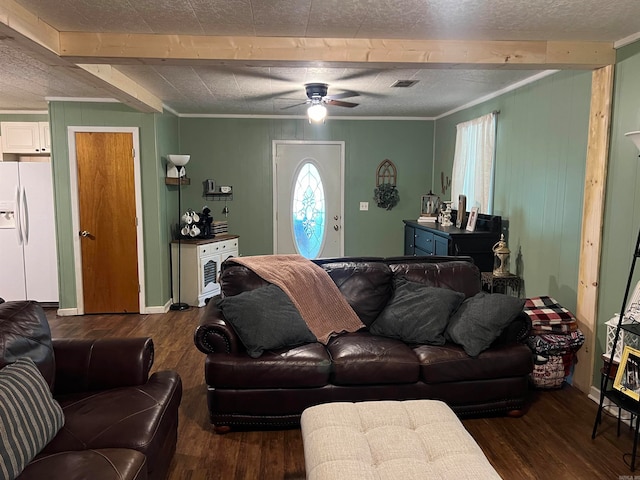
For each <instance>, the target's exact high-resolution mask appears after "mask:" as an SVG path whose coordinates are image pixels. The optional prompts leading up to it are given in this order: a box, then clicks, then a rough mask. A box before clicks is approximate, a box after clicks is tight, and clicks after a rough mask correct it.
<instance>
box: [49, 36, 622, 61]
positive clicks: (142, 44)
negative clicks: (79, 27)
mask: <svg viewBox="0 0 640 480" xmlns="http://www.w3.org/2000/svg"><path fill="white" fill-rule="evenodd" d="M60 55H61V56H62V57H63V58H67V59H70V60H73V61H75V62H79V63H101V62H105V63H157V62H162V63H163V64H177V65H179V64H183V63H185V62H186V61H187V62H188V63H190V64H193V63H213V64H216V63H218V64H219V63H224V62H235V61H244V62H256V63H257V64H260V63H263V64H264V63H267V64H268V63H272V62H276V63H280V62H282V63H298V64H300V63H305V62H306V63H307V64H308V63H313V62H323V63H325V64H332V63H335V64H345V63H348V64H354V63H357V64H366V66H367V67H368V68H369V67H373V66H375V65H386V66H389V64H402V65H413V66H416V65H421V66H425V65H427V66H432V67H434V68H436V67H437V68H453V67H458V68H460V67H465V68H496V67H501V68H527V69H550V68H553V69H561V68H562V69H567V68H569V69H571V68H573V69H594V68H599V67H602V66H605V65H610V64H613V63H615V50H614V48H613V44H612V43H608V42H551V41H485V40H482V41H461V40H402V39H358V38H303V37H233V36H219V37H218V36H198V35H156V34H119V33H83V32H60Z"/></svg>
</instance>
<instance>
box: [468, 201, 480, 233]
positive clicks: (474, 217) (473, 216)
mask: <svg viewBox="0 0 640 480" xmlns="http://www.w3.org/2000/svg"><path fill="white" fill-rule="evenodd" d="M478 210H479V209H478V207H471V213H469V220H468V221H467V231H469V232H475V231H476V222H477V221H478Z"/></svg>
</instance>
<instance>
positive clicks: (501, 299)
mask: <svg viewBox="0 0 640 480" xmlns="http://www.w3.org/2000/svg"><path fill="white" fill-rule="evenodd" d="M524 302H525V300H524V298H516V297H511V296H509V295H504V294H502V293H486V292H479V293H477V294H476V295H474V296H473V297H469V298H467V299H466V300H465V301H464V302H463V303H462V305H460V308H459V309H458V311H457V312H455V313H454V314H453V316H452V317H451V320H450V321H449V325H448V327H447V330H446V332H445V336H446V338H447V340H449V341H451V342H454V343H457V344H458V345H461V346H462V348H464V351H465V352H467V354H468V355H469V356H471V357H476V356H478V355H480V353H481V352H483V351H484V350H486V349H487V348H489V347H490V346H491V344H492V343H493V341H494V340H495V339H496V338H498V337H499V336H500V334H501V333H502V330H504V329H505V327H506V326H507V325H509V324H510V323H511V322H512V321H513V320H514V319H515V318H516V316H517V315H518V314H519V313H520V312H522V311H523V308H524Z"/></svg>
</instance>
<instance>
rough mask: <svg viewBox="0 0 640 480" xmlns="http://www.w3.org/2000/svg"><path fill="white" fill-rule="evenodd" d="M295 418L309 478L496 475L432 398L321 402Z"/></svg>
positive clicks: (443, 406)
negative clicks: (398, 400)
mask: <svg viewBox="0 0 640 480" xmlns="http://www.w3.org/2000/svg"><path fill="white" fill-rule="evenodd" d="M300 422H301V427H302V439H303V442H304V458H305V465H306V472H307V479H309V480H320V479H323V480H353V479H358V480H367V479H379V480H386V479H389V480H391V479H393V480H396V479H399V478H401V479H402V480H411V479H430V478H438V479H452V480H453V479H455V480H461V479H474V480H476V479H483V480H489V479H500V478H501V477H500V476H499V475H498V473H497V472H496V471H495V470H494V469H493V467H492V466H491V464H490V463H489V461H488V460H487V458H486V457H485V456H484V453H483V452H482V450H481V449H480V447H479V446H478V445H477V444H476V442H475V441H474V440H473V438H472V437H471V435H470V434H469V433H468V432H467V431H466V429H465V428H464V426H463V425H462V423H461V422H460V420H458V417H456V415H455V414H454V413H453V411H452V410H451V409H450V408H449V407H448V406H447V405H446V404H445V403H443V402H440V401H437V400H407V401H401V402H397V401H379V402H359V403H346V402H337V403H326V404H322V405H317V406H314V407H310V408H307V409H306V410H305V411H304V412H303V413H302V418H301V421H300Z"/></svg>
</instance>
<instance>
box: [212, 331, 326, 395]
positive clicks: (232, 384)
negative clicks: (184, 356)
mask: <svg viewBox="0 0 640 480" xmlns="http://www.w3.org/2000/svg"><path fill="white" fill-rule="evenodd" d="M330 373H331V359H330V358H329V354H328V353H327V351H326V350H325V348H324V346H323V345H322V344H320V343H317V342H315V343H308V344H306V345H300V346H298V347H293V348H290V349H289V348H287V349H280V350H269V351H266V352H264V354H263V355H262V356H261V357H260V358H257V359H254V358H250V357H248V356H247V355H245V354H244V353H237V354H227V353H211V354H209V355H207V358H206V360H205V367H204V376H205V380H206V382H207V385H215V386H216V387H217V388H229V389H247V388H249V389H251V388H310V387H322V386H324V385H326V384H327V383H329V375H330Z"/></svg>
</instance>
